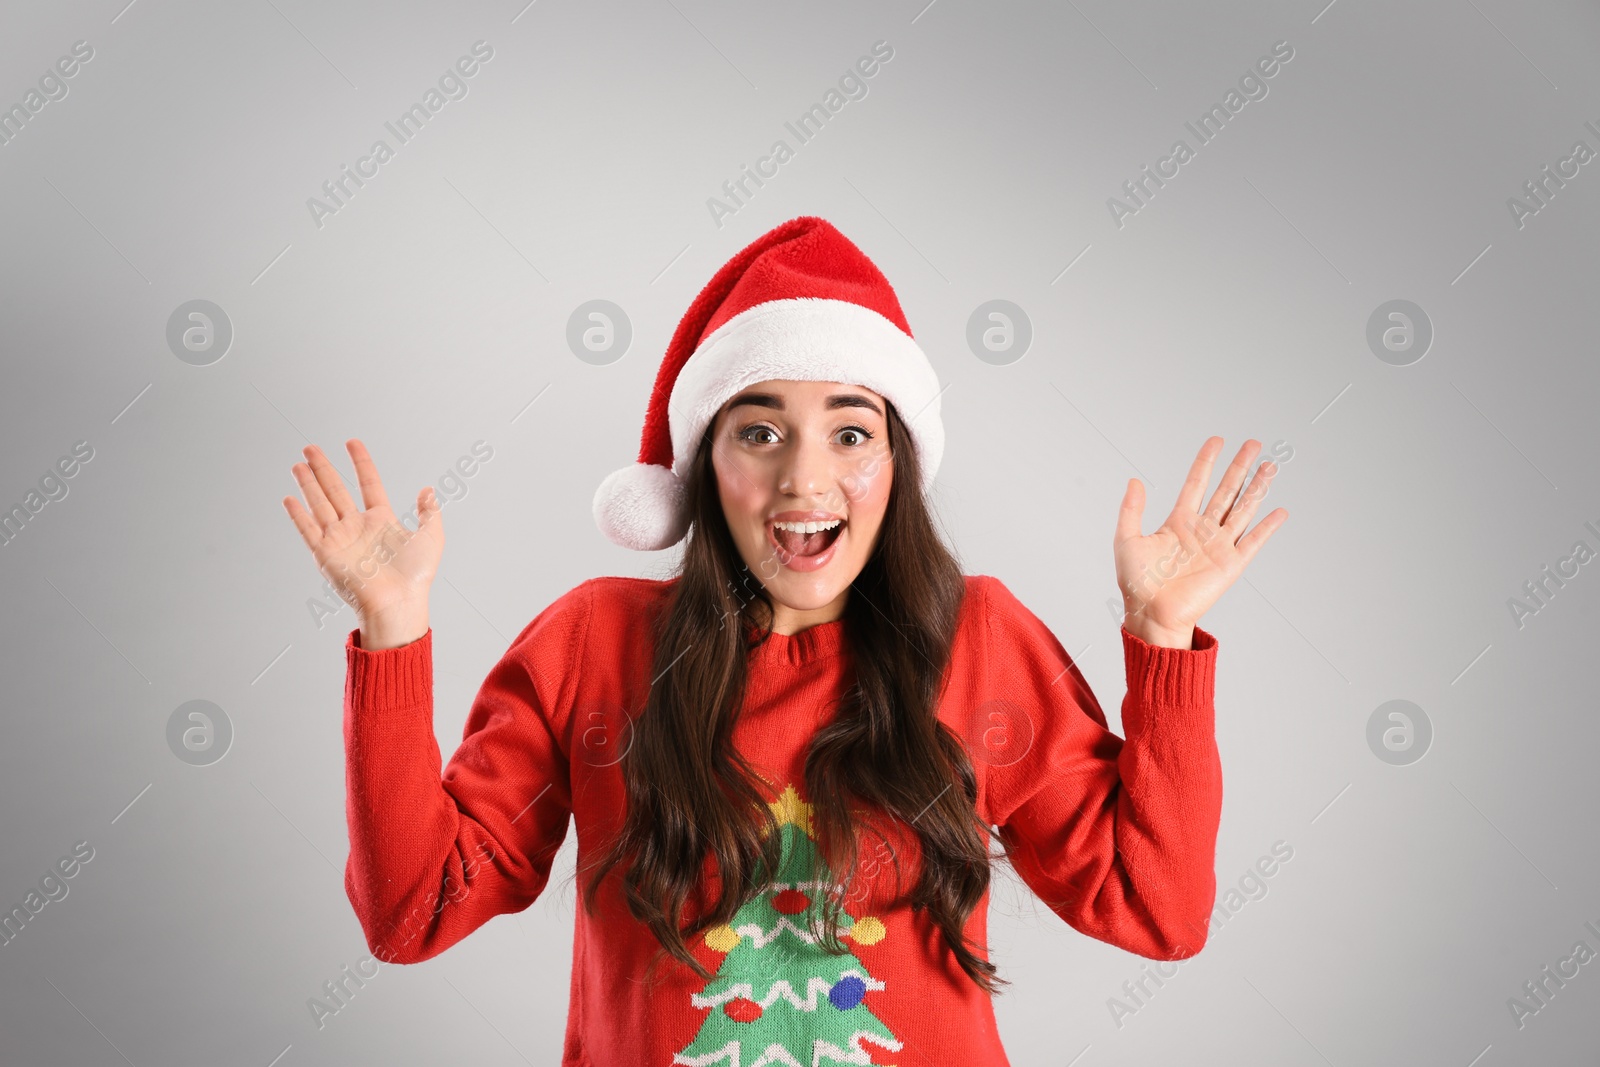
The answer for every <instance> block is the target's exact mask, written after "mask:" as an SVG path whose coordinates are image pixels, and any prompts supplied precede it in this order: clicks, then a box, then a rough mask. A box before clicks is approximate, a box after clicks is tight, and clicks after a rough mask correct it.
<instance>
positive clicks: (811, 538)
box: [767, 519, 844, 559]
mask: <svg viewBox="0 0 1600 1067" xmlns="http://www.w3.org/2000/svg"><path fill="white" fill-rule="evenodd" d="M843 530H844V520H843V519H833V520H830V521H828V522H769V523H767V536H768V537H770V538H771V539H772V543H773V544H774V545H776V546H777V547H778V548H779V549H780V550H781V551H783V552H784V553H785V554H786V555H788V556H789V557H796V558H802V559H803V558H805V557H807V556H816V555H820V554H822V553H823V552H826V551H827V550H828V549H829V548H830V547H831V546H832V545H833V543H834V542H835V541H837V540H838V539H839V534H840V533H841V532H843Z"/></svg>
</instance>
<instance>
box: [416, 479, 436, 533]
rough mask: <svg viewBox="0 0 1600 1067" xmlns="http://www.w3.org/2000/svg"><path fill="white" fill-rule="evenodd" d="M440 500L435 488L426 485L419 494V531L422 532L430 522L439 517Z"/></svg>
mask: <svg viewBox="0 0 1600 1067" xmlns="http://www.w3.org/2000/svg"><path fill="white" fill-rule="evenodd" d="M439 508H440V505H439V498H438V496H437V495H435V493H434V491H433V486H431V485H425V486H423V487H422V489H421V491H420V492H418V493H417V529H418V530H421V529H422V528H423V527H424V526H426V525H428V524H429V523H430V522H434V521H435V520H437V519H438V517H439Z"/></svg>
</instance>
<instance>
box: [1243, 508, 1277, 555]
mask: <svg viewBox="0 0 1600 1067" xmlns="http://www.w3.org/2000/svg"><path fill="white" fill-rule="evenodd" d="M1288 518H1289V513H1288V512H1287V511H1285V510H1284V509H1283V508H1276V509H1274V510H1273V511H1272V512H1271V513H1270V514H1268V515H1267V517H1266V518H1264V519H1262V520H1261V521H1260V522H1258V523H1256V527H1255V529H1253V530H1251V531H1250V532H1249V533H1247V534H1245V535H1244V536H1243V537H1241V538H1239V546H1238V547H1239V555H1240V557H1241V558H1242V559H1243V560H1244V562H1245V563H1246V564H1249V562H1250V561H1251V560H1252V559H1254V558H1255V555H1256V553H1257V552H1259V551H1261V546H1262V545H1265V544H1266V543H1267V538H1269V537H1271V536H1272V534H1273V532H1274V531H1275V530H1277V528H1278V527H1280V526H1282V525H1283V524H1284V522H1286V521H1287V520H1288Z"/></svg>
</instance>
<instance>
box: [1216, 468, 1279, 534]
mask: <svg viewBox="0 0 1600 1067" xmlns="http://www.w3.org/2000/svg"><path fill="white" fill-rule="evenodd" d="M1278 470H1279V467H1278V465H1277V464H1276V463H1274V462H1272V461H1271V460H1270V459H1269V460H1267V462H1265V463H1263V464H1262V465H1261V466H1259V467H1257V468H1256V476H1255V477H1254V478H1251V479H1250V485H1249V487H1248V488H1246V489H1245V491H1244V493H1243V494H1242V495H1241V496H1240V497H1239V500H1238V502H1237V503H1235V504H1234V505H1233V507H1232V509H1230V510H1229V512H1228V519H1227V521H1226V522H1224V523H1223V524H1222V528H1223V529H1224V530H1226V531H1228V537H1229V539H1230V540H1234V541H1237V540H1238V537H1239V535H1240V534H1242V533H1244V528H1245V527H1246V526H1248V525H1250V517H1251V516H1252V515H1254V514H1255V513H1256V508H1258V507H1260V506H1261V502H1262V501H1263V500H1265V499H1266V498H1267V488H1268V486H1269V485H1270V484H1271V482H1272V479H1273V478H1274V477H1275V476H1276V475H1277V473H1278Z"/></svg>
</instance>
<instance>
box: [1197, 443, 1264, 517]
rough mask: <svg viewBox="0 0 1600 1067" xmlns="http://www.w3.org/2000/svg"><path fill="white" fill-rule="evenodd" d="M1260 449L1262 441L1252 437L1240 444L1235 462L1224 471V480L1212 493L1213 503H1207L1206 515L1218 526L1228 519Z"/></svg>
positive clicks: (1234, 458)
mask: <svg viewBox="0 0 1600 1067" xmlns="http://www.w3.org/2000/svg"><path fill="white" fill-rule="evenodd" d="M1260 451H1261V442H1260V441H1257V440H1256V439H1255V438H1251V439H1250V440H1248V441H1246V442H1245V443H1244V444H1243V445H1241V446H1239V451H1238V453H1237V454H1236V455H1235V456H1234V457H1233V462H1232V463H1230V464H1228V469H1227V470H1225V471H1223V472H1222V481H1221V482H1219V483H1218V484H1217V491H1216V492H1215V493H1213V494H1212V495H1211V503H1209V504H1207V505H1206V517H1207V518H1209V519H1211V520H1212V521H1213V522H1215V523H1216V524H1217V525H1218V526H1221V525H1222V524H1223V523H1224V522H1226V521H1227V519H1228V513H1229V512H1230V511H1231V510H1232V509H1233V506H1234V503H1235V501H1236V498H1237V497H1238V495H1239V487H1240V486H1241V485H1243V484H1244V476H1245V474H1246V473H1247V472H1248V471H1249V470H1250V462H1251V460H1253V459H1255V458H1256V453H1257V452H1260Z"/></svg>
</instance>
